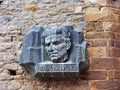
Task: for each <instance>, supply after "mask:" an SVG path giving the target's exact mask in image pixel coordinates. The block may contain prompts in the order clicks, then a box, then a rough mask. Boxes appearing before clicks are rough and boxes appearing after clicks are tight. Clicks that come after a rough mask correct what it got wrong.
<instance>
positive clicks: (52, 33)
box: [19, 25, 88, 78]
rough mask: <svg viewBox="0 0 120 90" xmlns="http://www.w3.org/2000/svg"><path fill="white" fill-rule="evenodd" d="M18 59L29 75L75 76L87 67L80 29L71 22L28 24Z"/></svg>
mask: <svg viewBox="0 0 120 90" xmlns="http://www.w3.org/2000/svg"><path fill="white" fill-rule="evenodd" d="M19 63H20V65H21V66H23V67H24V68H25V69H26V70H27V71H29V72H30V73H31V74H32V76H33V77H42V78H65V77H78V76H79V74H80V73H81V72H82V71H84V70H86V69H87V68H88V58H87V52H86V41H84V37H83V33H82V32H80V31H78V30H75V29H74V28H73V27H72V26H63V27H58V28H54V29H44V28H43V27H41V26H37V25H36V26H32V27H30V29H29V31H28V32H27V33H26V35H25V36H24V39H23V48H22V53H21V55H20V58H19Z"/></svg>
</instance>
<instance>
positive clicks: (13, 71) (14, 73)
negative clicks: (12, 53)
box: [8, 70, 16, 76]
mask: <svg viewBox="0 0 120 90" xmlns="http://www.w3.org/2000/svg"><path fill="white" fill-rule="evenodd" d="M8 71H9V72H10V75H12V76H15V75H16V70H8Z"/></svg>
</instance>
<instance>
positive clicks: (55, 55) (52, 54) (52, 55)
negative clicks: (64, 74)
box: [48, 53, 58, 57]
mask: <svg viewBox="0 0 120 90" xmlns="http://www.w3.org/2000/svg"><path fill="white" fill-rule="evenodd" d="M48 55H49V57H57V56H58V54H57V53H50V54H48Z"/></svg>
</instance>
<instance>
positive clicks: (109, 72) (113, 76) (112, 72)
mask: <svg viewBox="0 0 120 90" xmlns="http://www.w3.org/2000/svg"><path fill="white" fill-rule="evenodd" d="M107 78H108V79H115V70H114V71H107Z"/></svg>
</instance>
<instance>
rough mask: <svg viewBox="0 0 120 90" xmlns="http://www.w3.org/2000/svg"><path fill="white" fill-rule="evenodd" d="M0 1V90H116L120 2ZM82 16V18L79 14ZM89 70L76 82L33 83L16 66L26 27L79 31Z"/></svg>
mask: <svg viewBox="0 0 120 90" xmlns="http://www.w3.org/2000/svg"><path fill="white" fill-rule="evenodd" d="M94 1H96V2H93V3H90V0H40V1H39V0H3V2H2V0H1V1H0V90H120V0H94ZM82 12H85V19H84V15H83V14H80V13H82ZM84 21H85V22H86V28H85V29H84V30H82V31H83V32H84V33H85V39H86V40H87V41H88V55H89V61H90V67H89V70H88V71H86V72H84V73H82V74H81V75H80V77H79V78H77V79H72V78H71V79H57V80H56V79H49V80H43V79H34V78H32V77H31V75H29V73H27V72H25V71H23V69H22V67H21V66H20V65H19V64H18V57H19V54H20V52H21V46H22V38H23V35H24V34H25V33H26V32H27V30H28V28H29V27H30V26H33V25H37V24H39V25H41V26H43V27H45V28H51V27H58V26H64V25H73V26H74V27H75V28H77V29H79V30H80V29H81V28H83V27H84V25H83V24H84Z"/></svg>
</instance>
